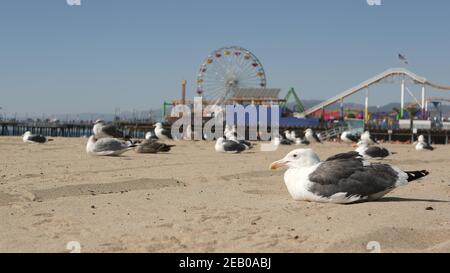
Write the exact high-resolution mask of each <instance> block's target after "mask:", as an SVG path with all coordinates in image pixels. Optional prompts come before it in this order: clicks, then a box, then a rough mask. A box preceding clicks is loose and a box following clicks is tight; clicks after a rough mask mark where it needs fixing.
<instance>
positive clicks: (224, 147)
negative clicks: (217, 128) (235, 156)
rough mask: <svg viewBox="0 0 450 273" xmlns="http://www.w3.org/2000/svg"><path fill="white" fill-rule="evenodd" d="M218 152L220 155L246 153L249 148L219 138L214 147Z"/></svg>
mask: <svg viewBox="0 0 450 273" xmlns="http://www.w3.org/2000/svg"><path fill="white" fill-rule="evenodd" d="M214 148H215V149H216V152H219V153H240V152H242V151H245V150H246V149H247V147H246V146H245V145H244V144H241V143H238V142H236V141H233V140H226V139H224V138H223V137H219V138H218V139H217V141H216V145H215V147H214Z"/></svg>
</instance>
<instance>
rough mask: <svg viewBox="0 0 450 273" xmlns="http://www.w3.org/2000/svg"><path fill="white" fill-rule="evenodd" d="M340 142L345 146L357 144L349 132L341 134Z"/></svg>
mask: <svg viewBox="0 0 450 273" xmlns="http://www.w3.org/2000/svg"><path fill="white" fill-rule="evenodd" d="M341 141H342V142H344V143H347V144H353V143H357V142H358V138H357V137H356V136H354V135H352V134H351V133H350V132H349V131H345V132H343V133H342V134H341Z"/></svg>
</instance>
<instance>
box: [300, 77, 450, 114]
mask: <svg viewBox="0 0 450 273" xmlns="http://www.w3.org/2000/svg"><path fill="white" fill-rule="evenodd" d="M393 76H400V77H407V78H409V79H411V80H412V81H413V82H414V83H415V84H422V85H428V86H431V87H433V88H436V89H441V90H449V91H450V86H449V85H441V84H435V83H431V82H429V81H428V80H427V79H426V78H424V77H421V76H418V75H417V74H414V73H413V72H411V71H409V70H407V69H405V68H390V69H388V70H386V71H384V72H382V73H380V74H378V75H376V76H374V77H372V78H370V79H368V80H367V81H364V82H362V83H360V84H359V85H356V86H354V87H352V88H350V89H347V90H345V91H344V92H342V93H340V94H338V95H336V96H334V97H332V98H330V99H328V100H326V101H323V102H321V103H319V104H317V105H316V106H313V107H311V108H309V109H307V110H306V111H304V112H303V113H301V115H303V116H307V115H311V114H312V113H314V112H316V111H319V110H321V109H323V108H325V107H327V106H329V105H332V104H334V103H336V102H338V101H340V100H342V99H344V98H346V97H348V96H351V95H353V94H355V93H357V92H359V91H361V90H364V89H366V88H368V87H369V86H371V85H374V84H377V83H379V82H380V81H382V80H384V79H386V78H389V77H393Z"/></svg>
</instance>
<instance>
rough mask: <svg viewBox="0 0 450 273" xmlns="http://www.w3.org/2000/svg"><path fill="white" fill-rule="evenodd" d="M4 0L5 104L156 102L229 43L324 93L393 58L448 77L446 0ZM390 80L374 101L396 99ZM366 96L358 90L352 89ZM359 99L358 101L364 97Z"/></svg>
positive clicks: (285, 82) (145, 105)
mask: <svg viewBox="0 0 450 273" xmlns="http://www.w3.org/2000/svg"><path fill="white" fill-rule="evenodd" d="M81 1H82V5H81V6H80V7H74V6H72V7H71V6H68V5H67V4H66V0H46V1H34V0H4V1H2V2H1V4H0V94H1V96H0V106H1V107H3V108H4V109H3V110H2V111H5V112H19V113H25V112H27V113H30V114H33V113H36V114H39V113H43V112H45V113H47V114H50V113H80V112H109V113H113V112H114V108H115V107H119V108H121V109H122V110H132V109H138V110H147V109H149V108H159V107H160V106H161V104H162V101H163V100H169V99H172V98H178V97H179V94H180V80H182V79H187V80H188V82H189V86H188V96H190V97H191V96H193V95H194V90H195V84H194V81H195V76H196V73H197V70H198V67H199V65H200V63H201V62H202V60H203V59H204V58H205V57H206V56H207V55H208V53H209V52H210V51H212V50H214V49H216V48H220V47H222V46H225V45H240V46H243V47H245V48H248V49H250V50H251V51H252V52H253V53H254V54H255V55H256V56H258V58H259V59H260V60H261V62H262V63H263V65H264V67H265V70H266V73H267V77H268V86H270V87H279V88H282V89H283V90H284V92H286V90H287V89H288V88H289V87H291V86H293V87H295V88H296V89H297V91H298V93H299V95H300V97H301V98H304V99H326V98H328V97H330V96H333V95H335V94H337V93H338V92H340V91H342V90H344V89H346V88H349V87H351V86H353V85H355V84H357V83H359V82H361V81H363V80H366V79H367V78H369V77H370V76H373V75H374V74H376V73H379V72H382V71H384V70H385V69H387V68H389V67H396V66H399V65H400V63H399V61H398V60H397V54H398V53H400V52H401V53H403V54H405V55H406V56H407V57H408V58H409V60H410V63H411V64H410V65H409V66H408V68H409V69H411V70H412V71H414V72H416V73H417V74H419V75H423V76H426V77H427V78H429V79H430V80H433V81H436V82H438V83H450V35H449V33H450V30H449V27H450V16H449V12H450V1H448V0H433V1H425V0H382V2H383V5H382V6H379V7H373V6H368V5H367V3H366V0H345V1H341V0H334V1H332V0H304V1H300V0H291V1H288V0H284V1H275V0H272V1H265V0H246V1H238V0H229V1H215V0H178V1H175V0H151V1H149V0H133V1H129V0H128V1H127V0H81ZM398 89H399V87H398V86H397V85H383V86H382V87H380V90H381V91H382V92H381V91H380V95H375V94H374V95H371V104H379V103H381V104H382V103H387V102H390V101H398V96H399V92H398ZM355 99H356V100H358V97H356V98H355ZM361 102H362V100H361Z"/></svg>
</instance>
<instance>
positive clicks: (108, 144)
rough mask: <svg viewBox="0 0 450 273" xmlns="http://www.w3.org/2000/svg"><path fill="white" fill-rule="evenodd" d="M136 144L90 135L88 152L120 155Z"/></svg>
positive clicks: (91, 153) (100, 154) (99, 154)
mask: <svg viewBox="0 0 450 273" xmlns="http://www.w3.org/2000/svg"><path fill="white" fill-rule="evenodd" d="M134 147H135V145H132V144H130V143H129V142H127V141H121V140H118V139H115V138H109V137H106V138H100V139H97V138H96V137H95V136H90V137H89V139H88V142H87V145H86V152H87V153H88V154H90V155H98V156H118V155H121V154H123V153H125V152H126V151H129V150H131V149H133V148H134Z"/></svg>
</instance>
